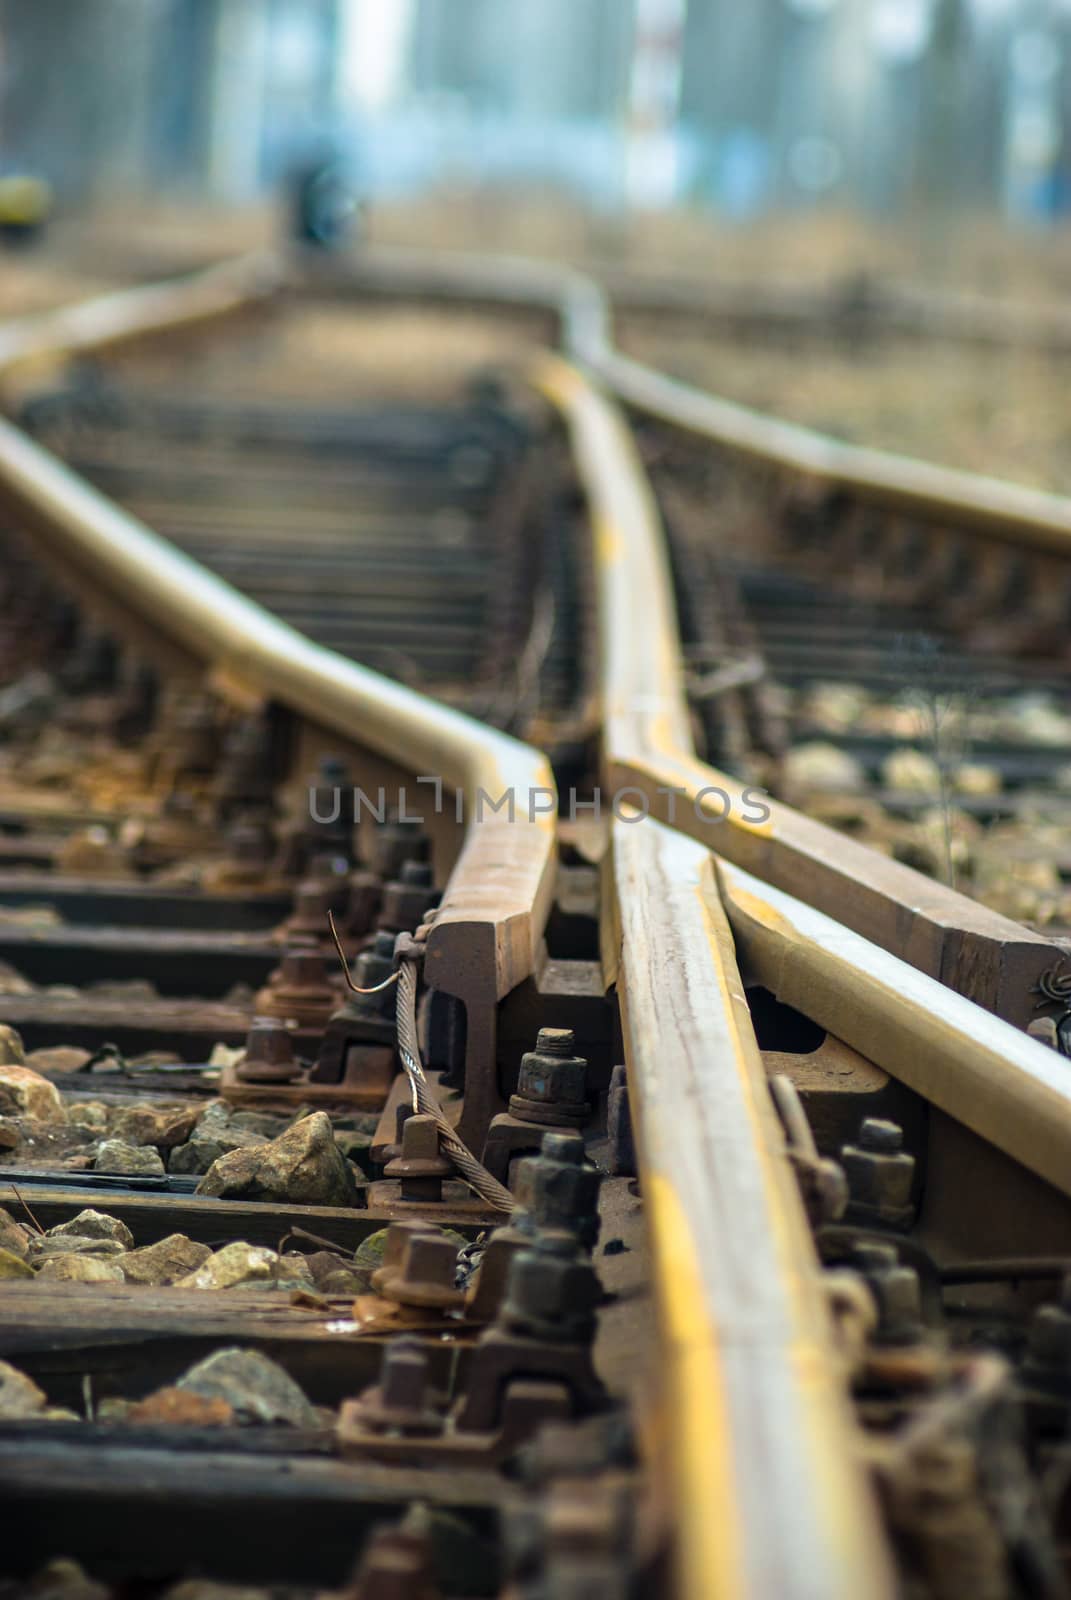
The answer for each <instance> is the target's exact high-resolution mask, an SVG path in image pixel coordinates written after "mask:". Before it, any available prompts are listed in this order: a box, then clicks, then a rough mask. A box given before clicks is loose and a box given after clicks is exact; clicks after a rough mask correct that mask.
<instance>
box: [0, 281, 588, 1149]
mask: <svg viewBox="0 0 1071 1600" xmlns="http://www.w3.org/2000/svg"><path fill="white" fill-rule="evenodd" d="M271 262H272V258H268V257H253V258H244V259H243V261H241V262H238V263H234V264H232V265H233V270H230V269H227V270H225V269H223V268H213V269H209V270H208V271H207V272H203V273H199V274H194V275H192V276H191V277H189V278H187V279H184V280H181V281H176V282H174V283H171V284H168V285H166V286H159V287H157V288H153V289H135V290H131V291H129V292H128V293H126V292H123V293H120V294H116V295H109V296H105V297H103V298H102V299H101V300H98V301H95V302H90V303H88V304H87V305H84V306H81V307H75V308H73V309H72V310H69V311H67V312H63V311H60V312H56V313H48V314H47V317H46V319H45V322H44V323H43V324H42V323H40V322H38V321H37V320H36V319H34V326H33V328H32V329H31V332H30V333H28V334H25V335H20V334H19V330H18V325H16V327H15V328H14V329H13V330H12V329H9V330H8V332H7V337H6V344H3V345H2V348H3V349H4V350H5V351H6V358H5V359H6V363H7V364H0V385H2V383H3V380H4V379H5V377H7V376H8V374H9V373H10V372H11V371H14V370H16V369H17V368H18V366H19V365H20V364H21V363H22V362H23V361H25V360H27V359H29V356H30V354H31V353H32V356H33V358H34V359H35V360H40V359H42V358H44V357H47V358H48V359H50V360H51V359H56V360H59V359H62V358H63V357H64V356H66V355H68V354H72V353H75V352H78V351H84V350H87V349H89V348H96V347H97V345H98V343H99V342H101V341H103V342H107V343H109V344H111V343H115V342H118V341H122V340H127V339H130V338H135V337H138V336H141V335H143V334H146V333H149V332H152V333H165V332H170V331H173V330H176V329H179V328H181V327H184V326H188V325H189V324H190V323H191V322H193V321H195V320H198V319H201V318H204V317H206V316H208V317H215V316H219V315H222V314H225V313H227V312H234V311H238V310H241V309H242V308H243V307H245V306H247V305H249V304H250V303H251V302H252V301H255V300H258V299H260V298H261V296H262V295H263V294H264V293H266V292H267V291H268V287H269V285H277V284H278V283H279V281H280V278H279V276H278V274H277V273H275V272H274V270H273V271H272V272H271V273H269V272H268V271H267V267H268V266H269V265H271ZM31 335H32V336H31ZM2 338H3V335H2V332H0V341H2ZM0 506H2V507H3V509H4V511H5V513H6V514H7V515H8V516H9V517H10V518H11V519H12V522H13V524H14V525H20V524H21V525H22V526H23V527H25V528H26V529H27V530H28V531H31V532H32V534H33V536H34V538H35V540H36V542H37V545H38V548H39V549H40V550H41V552H42V554H43V555H45V556H46V557H47V558H48V559H49V560H51V562H52V563H53V564H54V565H57V566H58V567H59V568H60V569H61V570H62V571H63V572H64V573H66V574H67V575H68V576H69V577H71V578H72V579H73V581H74V582H75V583H76V585H77V586H79V587H80V588H82V589H83V590H85V589H88V592H89V593H90V595H91V596H92V597H94V598H95V600H96V601H97V603H103V606H104V608H105V610H106V611H107V613H108V614H109V615H110V616H112V617H114V616H115V615H116V613H117V612H118V614H119V615H120V616H122V617H124V618H126V619H127V620H130V621H133V622H134V623H136V629H137V631H138V632H139V633H140V635H141V637H142V639H145V638H146V637H147V636H148V637H149V638H150V639H151V646H152V647H153V648H160V647H163V648H164V649H165V650H166V651H170V652H172V653H174V652H177V653H178V654H179V656H180V657H182V658H185V659H188V660H192V661H194V662H196V663H199V664H200V665H201V666H203V668H204V669H205V671H206V672H207V673H208V674H209V675H210V677H211V679H212V681H213V682H214V683H215V684H217V685H218V686H220V687H221V688H222V689H223V690H224V691H229V692H231V693H233V694H234V696H235V697H236V698H237V699H238V700H239V701H240V702H242V701H246V702H248V700H249V699H250V698H253V699H257V698H263V699H273V700H276V701H278V702H279V703H280V704H282V705H284V706H287V707H289V708H290V709H291V710H293V711H295V712H297V713H298V714H300V715H301V716H304V717H306V718H308V719H310V720H311V721H312V722H313V723H314V724H315V725H316V726H317V727H320V728H323V729H326V730H328V731H329V732H331V733H333V734H335V735H338V736H341V737H342V738H343V739H345V740H348V741H352V742H354V743H356V744H358V745H360V746H364V747H367V748H369V749H371V750H373V751H375V752H376V753H378V754H379V755H381V756H385V757H386V758H388V759H389V760H391V761H394V762H395V763H397V764H398V765H399V766H400V767H401V768H402V769H403V770H405V771H411V772H414V773H415V774H416V775H418V776H420V775H423V776H425V777H427V778H429V779H436V780H438V781H439V782H440V783H441V785H442V788H443V790H446V791H454V792H455V793H461V794H462V795H463V796H464V797H465V802H466V804H465V815H466V818H467V822H468V827H467V832H466V835H465V841H464V845H463V847H462V851H461V854H460V856H459V859H458V861H457V863H456V865H455V867H454V870H453V872H452V873H451V875H450V881H449V883H448V885H447V887H446V889H445V891H444V894H443V899H442V903H441V905H440V907H439V909H438V911H437V913H436V916H435V919H434V926H433V928H432V930H431V933H430V935H429V938H428V944H427V955H426V960H425V976H426V979H427V981H428V983H429V984H430V985H431V986H432V987H433V988H438V989H441V990H443V991H444V992H445V993H447V994H449V995H452V996H454V997H456V998H457V999H458V1000H460V1001H461V1002H462V1003H463V1004H464V1005H465V1007H466V1010H467V1016H468V1028H467V1034H466V1085H467V1092H466V1096H465V1100H464V1106H463V1110H462V1114H461V1122H460V1124H459V1133H460V1135H461V1137H462V1138H463V1139H465V1140H466V1141H467V1142H468V1143H470V1144H476V1145H477V1147H478V1146H479V1144H480V1143H481V1142H482V1138H483V1134H484V1132H485V1130H486V1124H487V1122H488V1121H489V1119H490V1116H491V1115H492V1114H493V1113H494V1112H495V1111H496V1110H498V1109H500V1103H499V1097H498V1090H497V1084H496V1080H495V1071H494V1067H495V1007H496V1005H497V1002H498V1001H499V1000H501V999H502V998H503V997H504V996H505V995H506V994H508V993H509V992H510V991H511V990H512V989H514V988H515V987H516V986H517V985H518V984H519V983H521V982H523V980H524V979H525V978H526V977H528V976H529V975H530V974H531V973H532V972H533V971H534V970H535V967H536V963H537V957H538V951H539V946H540V943H541V940H542V935H543V929H544V926H545V923H546V918H547V916H548V914H549V909H550V902H551V898H552V894H553V885H554V874H555V870H556V860H557V845H556V824H555V820H554V816H553V812H554V809H555V797H556V789H555V784H554V778H553V774H552V772H551V769H550V766H549V764H548V762H547V761H546V758H545V757H544V756H543V754H542V753H541V752H540V751H538V750H535V749H534V748H532V747H531V746H528V745H525V744H523V743H521V742H520V741H519V740H516V739H513V738H510V737H509V736H507V735H505V734H502V733H499V732H497V731H496V730H494V729H491V728H488V727H487V726H485V725H484V724H482V723H479V722H477V721H476V720H475V719H473V718H471V717H468V716H465V715H464V714H463V713H461V712H459V711H456V710H453V709H451V708H450V707H447V706H444V705H442V704H440V703H439V702H438V701H435V700H433V699H431V698H429V697H428V696H425V695H422V694H419V693H417V692H416V691H414V690H411V689H407V688H405V687H403V686H402V685H401V684H399V683H396V682H395V681H394V680H392V679H390V678H386V677H383V676H381V675H380V674H378V673H376V672H373V671H371V670H370V669H368V668H365V667H361V666H358V665H357V664H356V663H354V662H352V661H349V660H347V659H346V658H345V657H343V656H340V655H337V654H335V652H333V651H331V650H328V649H325V648H323V647H321V646H318V645H315V644H313V643H312V642H311V641H310V640H309V639H307V638H305V637H304V636H303V635H302V634H301V633H299V632H298V631H296V630H295V629H294V628H291V627H289V626H288V625H287V624H285V623H283V622H281V621H280V620H279V619H278V618H276V617H274V616H273V615H272V614H271V613H270V612H268V611H266V610H264V609H263V608H262V607H260V606H258V605H256V604H255V603H254V602H253V601H251V600H249V599H247V598H246V597H245V596H244V595H242V594H240V593H239V592H238V590H236V589H234V588H232V587H231V586H230V585H229V584H227V583H226V582H224V581H223V580H222V579H220V578H218V577H216V576H215V575H214V574H212V573H211V572H209V571H208V570H207V569H205V568H204V567H202V566H200V565H199V564H198V563H197V562H195V561H193V560H192V559H190V558H189V557H188V556H186V555H184V554H183V553H182V552H181V551H179V550H178V549H176V548H175V546H174V545H172V544H171V543H170V542H169V541H168V540H165V539H162V538H160V537H158V536H157V535H156V534H155V533H153V532H152V531H151V529H149V528H148V527H147V526H145V525H144V524H143V523H141V522H139V521H138V520H137V519H136V518H135V517H133V516H131V515H130V514H129V513H127V512H126V511H124V510H122V509H121V508H120V507H118V506H117V505H115V504H114V502H112V501H111V500H109V499H108V498H107V497H106V496H104V495H103V494H101V493H100V492H99V491H97V490H96V489H94V488H93V487H92V486H91V485H90V484H88V483H86V482H85V480H84V479H82V478H81V477H79V476H78V475H77V474H76V473H74V472H72V471H70V470H69V469H68V468H67V467H65V466H64V465H63V464H62V463H61V462H60V461H58V460H57V459H56V457H54V456H53V455H51V454H50V453H49V452H48V451H47V450H45V449H43V448H42V447H41V446H40V445H38V444H36V443H35V442H34V441H33V440H31V439H30V438H28V437H27V435H26V434H24V433H23V432H22V431H21V430H19V429H18V428H16V427H15V426H13V425H12V424H11V423H10V422H6V421H2V420H0ZM510 796H512V797H513V801H512V803H511V804H509V805H508V806H507V807H506V808H505V809H502V810H495V809H494V807H495V806H497V805H498V804H499V802H500V801H501V800H502V799H503V797H510Z"/></svg>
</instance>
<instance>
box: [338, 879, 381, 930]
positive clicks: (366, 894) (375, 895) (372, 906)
mask: <svg viewBox="0 0 1071 1600" xmlns="http://www.w3.org/2000/svg"><path fill="white" fill-rule="evenodd" d="M347 887H348V897H347V901H346V911H345V921H346V928H347V930H348V932H349V935H350V937H351V939H363V938H364V936H365V935H366V934H367V933H369V932H370V931H371V929H372V927H373V925H374V923H375V920H376V917H377V916H378V915H379V907H380V902H381V901H382V899H383V885H382V884H381V883H380V881H379V879H378V878H377V877H376V875H375V873H374V872H369V871H368V870H367V868H365V867H358V868H357V870H356V871H355V872H351V873H350V876H349V883H348V886H347Z"/></svg>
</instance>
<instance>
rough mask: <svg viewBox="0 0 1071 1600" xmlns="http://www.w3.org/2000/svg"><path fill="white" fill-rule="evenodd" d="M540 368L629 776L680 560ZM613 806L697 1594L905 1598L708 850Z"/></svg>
mask: <svg viewBox="0 0 1071 1600" xmlns="http://www.w3.org/2000/svg"><path fill="white" fill-rule="evenodd" d="M536 377H537V381H538V383H539V385H540V387H541V388H542V390H543V391H544V393H546V394H547V395H548V396H549V397H550V398H552V399H553V400H555V401H556V402H557V403H558V404H559V405H561V406H562V408H563V410H564V412H565V414H566V415H567V417H568V418H569V420H570V423H571V424H572V442H573V447H574V451H575V452H576V456H577V460H578V464H579V467H580V471H581V475H582V478H583V479H584V481H585V483H587V484H588V485H589V486H590V485H591V482H592V479H593V477H597V478H598V482H599V486H600V492H599V493H598V494H592V513H593V532H594V538H595V546H596V567H597V572H598V578H597V584H598V586H599V589H600V605H599V628H600V657H601V668H600V682H601V688H602V708H601V709H602V717H603V727H604V735H603V748H604V764H605V768H606V773H605V776H606V781H607V782H608V784H610V785H611V786H612V787H617V786H618V785H619V784H620V782H621V780H622V779H624V780H625V781H626V783H627V782H630V781H632V780H633V777H634V775H633V773H632V772H631V771H630V770H629V769H628V768H627V767H626V766H623V765H622V763H621V761H620V759H619V757H618V752H619V751H620V750H621V748H622V747H624V746H625V745H627V743H628V739H629V737H630V732H629V730H630V729H632V728H633V726H634V719H635V718H637V717H639V718H640V719H641V722H642V724H643V726H651V727H654V728H657V730H658V732H659V736H660V737H661V738H663V739H665V740H666V741H668V742H669V743H670V744H671V745H674V746H678V745H679V746H681V747H683V748H685V749H687V748H689V743H690V733H689V725H688V714H687V708H686V706H685V704H684V699H683V694H682V692H681V689H680V682H681V678H680V670H679V662H678V660H677V654H676V644H675V640H676V629H675V620H674V613H673V607H672V600H671V597H670V592H669V582H668V574H667V572H666V570H665V561H666V557H665V551H664V548H663V547H662V546H661V545H660V544H659V543H658V542H657V541H656V540H654V539H653V538H650V537H648V534H649V532H650V531H651V529H652V526H653V523H652V517H653V507H652V506H651V505H650V504H649V502H648V499H647V496H646V491H645V489H644V487H643V484H642V476H641V474H640V473H639V471H638V464H637V463H636V461H635V457H634V454H633V451H632V447H631V443H630V441H629V438H628V434H627V431H626V429H625V427H624V425H623V423H622V422H621V420H620V419H619V418H618V417H617V416H616V414H615V412H614V410H613V408H612V406H611V405H609V404H608V403H607V402H606V401H605V400H604V399H602V398H601V396H599V395H598V394H596V393H595V391H594V390H593V389H591V387H590V386H589V385H588V384H587V383H586V381H585V380H584V379H583V378H582V377H580V375H579V374H577V373H575V372H574V371H573V370H572V369H570V368H567V367H565V366H564V365H563V364H561V363H559V362H551V363H546V364H544V365H543V366H542V367H540V369H539V370H538V372H537V374H536ZM633 798H634V799H635V798H641V799H642V796H640V795H638V793H637V792H636V790H635V789H634V792H633ZM614 813H615V818H616V820H615V823H614V826H613V859H614V868H613V882H614V906H615V915H616V918H617V926H618V928H619V930H620V952H619V986H618V992H619V995H620V997H621V1004H622V1011H623V1028H624V1040H625V1054H626V1063H627V1067H628V1073H629V1084H630V1092H631V1093H633V1094H635V1096H636V1100H637V1106H638V1116H637V1125H638V1128H639V1141H640V1149H641V1182H642V1186H643V1193H644V1200H645V1206H646V1210H647V1216H648V1219H649V1224H650V1227H651V1233H652V1240H653V1246H654V1251H653V1255H654V1261H655V1270H656V1273H657V1274H658V1279H659V1283H658V1303H659V1308H660V1312H661V1315H662V1321H663V1332H664V1339H665V1350H666V1356H667V1362H666V1371H667V1380H668V1385H669V1396H668V1400H669V1405H670V1414H671V1416H672V1418H673V1429H672V1430H671V1431H672V1442H671V1446H670V1449H671V1452H672V1459H673V1470H674V1479H675V1490H676V1504H677V1506H678V1508H679V1511H680V1519H679V1557H680V1568H681V1578H682V1593H683V1594H685V1595H686V1596H689V1597H694V1600H699V1597H700V1596H708V1595H725V1596H733V1597H734V1600H735V1597H742V1596H750V1595H753V1596H756V1597H758V1596H765V1595H769V1594H778V1595H783V1596H785V1597H786V1600H788V1597H794V1596H815V1597H817V1596H819V1595H822V1596H834V1595H844V1596H849V1595H857V1594H863V1593H865V1594H872V1595H881V1594H885V1593H891V1592H892V1583H891V1578H890V1576H889V1572H888V1570H887V1560H886V1555H885V1552H884V1549H883V1547H882V1545H881V1542H880V1538H879V1536H878V1533H877V1520H876V1515H875V1512H874V1508H873V1506H872V1505H871V1503H870V1498H869V1494H868V1491H867V1489H866V1487H865V1484H864V1482H863V1476H862V1472H861V1470H860V1468H859V1465H858V1462H857V1460H856V1450H855V1443H856V1441H855V1439H854V1436H853V1432H852V1425H851V1423H850V1419H849V1416H848V1409H847V1401H846V1396H845V1394H844V1393H843V1389H842V1380H841V1374H840V1369H839V1361H838V1357H837V1355H836V1352H835V1350H834V1347H833V1342H832V1337H831V1328H830V1323H829V1318H828V1311H827V1307H826V1305H825V1302H824V1300H823V1297H822V1291H821V1287H820V1283H819V1270H818V1265H817V1260H816V1257H815V1254H814V1248H813V1244H812V1242H811V1238H810V1234H809V1230H808V1228H807V1224H806V1220H805V1217H804V1214H803V1209H802V1205H801V1202H800V1197H799V1193H798V1190H797V1188H796V1185H795V1178H794V1176H793V1174H792V1171H791V1168H790V1166H789V1164H788V1161H787V1157H786V1154H785V1144H784V1137H783V1134H782V1133H781V1131H780V1124H779V1123H778V1120H777V1116H776V1112H775V1110H774V1107H773V1104H772V1102H771V1101H770V1100H769V1097H768V1095H767V1092H766V1087H765V1074H764V1069H763V1066H762V1060H761V1057H760V1055H759V1051H758V1046H757V1044H756V1042H755V1036H754V1031H753V1028H752V1025H751V1021H750V1013H749V1011H748V1007H747V1001H746V998H745V996H744V991H743V985H742V983H741V981H740V975H739V972H738V970H737V967H736V959H735V955H734V952H733V945H732V937H731V934H730V932H729V928H728V925H727V923H726V920H725V916H724V912H723V911H722V909H721V906H720V902H719V897H718V893H717V888H716V883H715V880H714V876H713V869H712V860H711V857H710V854H709V843H710V841H709V840H705V841H703V842H702V843H695V842H692V841H690V840H686V839H684V838H682V837H681V835H680V834H678V833H675V832H673V831H672V830H670V829H667V828H662V827H660V826H659V825H658V824H657V823H655V822H652V821H649V820H642V819H641V820H640V824H639V826H633V825H632V822H634V821H635V820H636V818H635V817H633V818H632V819H631V821H630V820H626V817H627V816H628V812H627V807H626V804H625V796H624V791H622V792H620V793H619V794H617V795H616V796H615V799H614ZM715 1507H716V1508H717V1510H716V1511H715Z"/></svg>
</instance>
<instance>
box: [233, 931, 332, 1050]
mask: <svg viewBox="0 0 1071 1600" xmlns="http://www.w3.org/2000/svg"><path fill="white" fill-rule="evenodd" d="M328 970H329V969H328V967H327V964H326V962H325V961H324V957H323V953H322V952H321V951H320V950H316V949H312V948H309V947H303V946H300V945H295V946H294V947H293V948H291V949H288V950H287V951H286V952H285V954H284V955H283V959H282V962H281V964H280V965H279V966H278V967H276V969H275V971H274V972H273V973H272V975H271V977H270V978H269V979H268V982H267V984H266V985H265V987H264V988H263V989H261V990H260V991H259V993H258V994H257V996H256V998H255V1000H254V1006H255V1008H256V1011H257V1013H258V1014H260V1015H263V1016H267V1017H284V1018H287V1019H290V1020H292V1021H294V1022H296V1023H297V1025H298V1027H299V1028H308V1029H319V1030H321V1031H322V1030H323V1029H324V1028H326V1026H327V1024H328V1022H329V1021H330V1019H331V1015H332V1013H333V1012H334V1011H335V1010H336V1009H337V1007H338V1001H339V995H338V989H337V988H336V986H335V985H334V984H333V983H332V982H331V981H330V979H329V977H328Z"/></svg>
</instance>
